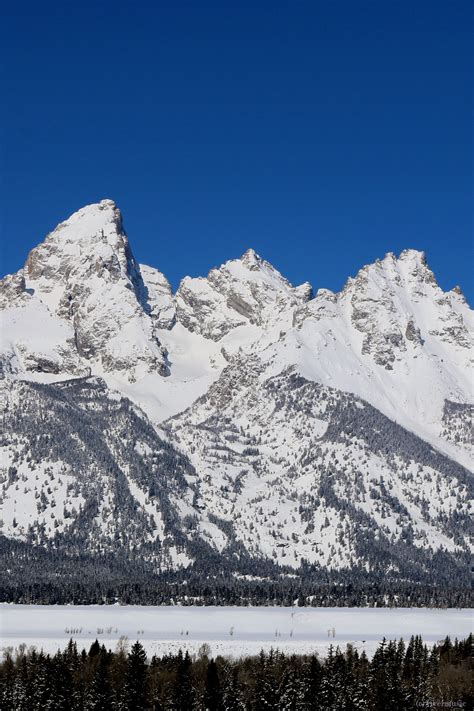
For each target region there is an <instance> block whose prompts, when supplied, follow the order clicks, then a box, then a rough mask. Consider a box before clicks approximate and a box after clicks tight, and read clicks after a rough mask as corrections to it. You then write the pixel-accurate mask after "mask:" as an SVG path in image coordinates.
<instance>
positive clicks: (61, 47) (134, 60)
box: [0, 0, 474, 303]
mask: <svg viewBox="0 0 474 711" xmlns="http://www.w3.org/2000/svg"><path fill="white" fill-rule="evenodd" d="M470 31H471V7H470V2H467V1H466V2H464V1H463V0H450V1H448V0H429V1H428V0H426V1H424V0H398V1H396V2H395V1H392V0H383V1H379V0H372V1H370V2H368V1H367V0H312V2H297V0H293V1H292V2H285V3H280V2H278V1H276V2H271V3H270V2H269V3H262V2H258V1H256V2H244V1H242V2H238V3H235V4H230V3H222V2H219V3H209V2H207V3H200V2H189V3H181V2H169V3H166V4H165V3H161V2H153V3H152V2H150V3H143V2H137V3H132V2H121V1H120V0H115V1H114V2H113V3H112V2H94V3H90V2H88V1H87V0H86V1H85V2H81V3H77V2H74V3H70V2H67V1H66V2H61V3H59V2H54V3H51V2H47V1H46V2H42V3H36V2H35V3H30V2H24V3H22V4H17V5H16V8H15V7H14V6H13V3H10V4H9V7H7V8H4V10H3V19H2V28H1V29H0V44H1V46H2V52H3V55H4V56H3V61H2V64H3V72H2V87H3V88H2V98H3V102H2V103H3V109H2V112H1V118H0V123H1V132H2V133H1V135H2V146H3V147H2V154H1V176H0V177H1V192H2V196H3V199H2V201H1V202H2V210H1V215H0V217H1V230H2V234H3V240H2V241H3V243H4V245H3V250H2V272H11V271H14V270H16V269H17V268H19V267H20V266H21V265H22V264H23V262H24V260H25V258H26V255H27V253H28V251H29V249H31V248H32V247H33V246H35V245H36V244H37V243H38V242H39V241H40V240H41V239H43V237H44V235H45V234H46V233H47V232H48V231H49V230H51V229H52V228H53V227H54V226H55V225H56V223H57V222H59V221H61V220H62V219H65V218H66V217H67V216H68V215H69V214H70V213H71V212H73V211H74V210H76V209H78V208H79V207H81V206H82V205H84V204H87V203H90V202H96V201H98V200H100V199H101V198H103V197H111V198H113V199H115V200H116V202H117V203H118V204H119V206H120V207H121V208H122V211H123V213H124V218H125V225H126V228H127V231H128V234H129V236H130V240H131V243H132V247H133V249H134V252H135V255H136V256H137V258H138V259H139V260H140V261H141V262H145V263H149V264H152V265H154V266H157V267H159V268H160V269H161V270H162V271H164V272H165V273H166V275H167V276H168V277H169V278H170V279H171V281H172V283H173V285H174V286H176V285H177V283H178V282H179V279H180V278H181V277H182V276H184V275H185V274H191V275H200V274H206V273H207V271H208V270H209V269H210V268H211V267H213V266H215V265H218V264H220V263H221V262H223V261H225V260H226V259H230V258H233V257H236V256H239V255H240V254H241V253H243V252H244V251H245V250H246V249H247V247H249V246H252V247H253V248H254V249H256V250H257V251H258V252H259V253H260V254H262V256H264V257H265V258H267V259H268V260H269V261H271V262H272V263H273V264H274V265H275V266H277V267H278V268H279V269H280V270H281V271H283V272H284V273H285V275H286V276H287V277H288V278H289V279H290V280H291V281H293V282H295V283H297V282H302V281H305V280H307V279H308V280H310V281H311V282H312V283H313V285H314V286H315V287H316V288H318V287H321V286H324V287H328V288H332V289H340V288H341V287H342V286H343V283H344V281H345V279H346V277H347V276H349V275H351V274H355V273H356V272H357V270H358V268H359V267H360V266H362V265H363V264H365V263H367V262H370V261H373V260H374V259H375V258H376V257H381V256H383V255H384V254H385V253H386V252H387V251H394V252H399V251H401V250H402V249H404V248H406V247H414V248H417V249H424V250H425V251H426V252H427V255H428V260H429V263H430V265H431V266H432V268H433V269H434V270H435V272H436V274H437V276H438V279H439V281H440V283H441V285H442V286H443V288H451V287H452V286H454V285H455V284H457V283H459V284H461V286H462V288H463V289H464V291H465V293H466V294H467V295H468V298H469V299H470V301H471V303H472V302H473V301H474V299H473V296H474V289H473V287H472V286H471V285H470V279H471V277H472V266H473V260H472V258H473V254H472V213H471V207H472V193H471V187H472V173H471V166H472V146H471V130H470V120H471V106H472V103H471V99H472V96H471V94H472V75H471V74H470V67H471V57H470V52H471V46H470V45H471V37H470Z"/></svg>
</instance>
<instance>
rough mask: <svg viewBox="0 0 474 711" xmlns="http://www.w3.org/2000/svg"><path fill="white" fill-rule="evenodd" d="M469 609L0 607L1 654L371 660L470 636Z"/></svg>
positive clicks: (6, 605)
mask: <svg viewBox="0 0 474 711" xmlns="http://www.w3.org/2000/svg"><path fill="white" fill-rule="evenodd" d="M472 622H473V617H472V611H471V610H469V609H429V608H391V609H390V608H349V607H335V608H329V607H321V608H314V607H305V608H301V607H196V606H189V607H180V606H174V607H173V606H162V607H143V606H132V605H131V606H123V607H121V606H118V605H103V606H100V605H90V606H74V605H67V606H62V605H53V606H49V605H48V606H46V605H14V604H6V603H2V604H0V640H1V642H0V651H2V649H5V648H7V647H18V645H20V644H22V643H24V644H27V645H28V646H30V645H34V646H35V647H37V648H38V649H43V650H45V651H48V652H55V651H56V650H57V649H61V648H64V647H65V646H66V644H67V642H68V641H69V639H71V638H73V639H74V640H75V641H76V642H77V644H78V647H79V648H88V647H89V646H90V644H91V643H92V642H93V641H94V640H95V639H98V640H99V642H101V643H104V644H105V646H106V647H107V648H110V649H113V648H114V647H115V646H116V644H117V642H118V641H119V639H120V638H123V637H126V638H128V640H129V642H130V643H133V642H134V641H135V640H137V639H138V640H139V641H140V642H141V643H142V644H143V646H144V647H145V649H146V650H147V653H148V654H149V655H151V654H157V655H162V654H166V653H170V652H174V653H176V652H177V651H178V650H179V649H183V650H189V651H190V652H191V653H197V652H198V650H199V648H200V646H201V645H202V644H204V643H207V644H209V646H210V648H211V655H213V656H217V655H218V654H221V655H223V656H232V657H241V656H247V655H253V654H258V652H259V651H260V650H261V649H265V650H269V649H270V648H273V649H277V648H278V649H281V650H283V651H285V652H287V653H294V654H309V653H314V652H316V653H319V654H321V655H325V654H326V652H327V650H328V648H329V645H331V644H332V645H333V646H336V645H339V646H340V647H341V648H343V647H345V645H346V644H347V643H351V644H353V645H354V646H355V647H356V648H357V649H358V650H359V651H362V650H365V652H366V653H367V654H369V655H371V654H373V652H374V651H375V649H376V647H377V646H378V644H379V643H380V642H381V641H382V639H383V638H384V637H385V638H386V639H399V638H400V637H403V638H404V639H405V640H409V639H410V637H411V635H417V634H418V635H421V636H422V638H423V640H424V641H425V642H426V643H427V644H433V643H435V642H437V641H440V640H442V639H444V638H445V637H446V636H447V635H449V636H450V637H451V638H452V639H454V638H455V637H457V638H458V639H461V638H465V637H467V635H468V634H469V633H470V632H471V631H472Z"/></svg>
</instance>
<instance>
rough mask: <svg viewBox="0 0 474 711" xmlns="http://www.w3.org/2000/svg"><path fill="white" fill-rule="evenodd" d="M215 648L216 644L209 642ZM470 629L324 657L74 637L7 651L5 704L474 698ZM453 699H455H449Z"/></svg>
mask: <svg viewBox="0 0 474 711" xmlns="http://www.w3.org/2000/svg"><path fill="white" fill-rule="evenodd" d="M207 651H208V652H209V650H207ZM471 652H472V635H470V636H469V637H468V638H467V639H465V640H463V641H460V642H458V641H457V640H456V641H455V642H454V643H453V642H451V640H450V639H449V638H446V640H445V641H444V642H443V643H441V644H438V645H435V646H434V647H433V648H432V649H430V650H429V649H428V648H427V647H426V645H424V644H423V642H422V639H421V638H420V637H412V638H411V640H410V642H409V643H408V644H405V643H404V642H403V640H400V641H399V642H395V641H391V642H386V641H385V640H384V641H383V642H382V643H381V644H380V645H379V647H378V649H377V650H376V652H375V654H374V656H373V658H372V659H370V660H369V659H368V658H367V656H366V655H365V653H364V652H359V650H358V649H356V648H354V647H352V646H351V645H348V646H347V648H346V650H345V652H342V651H341V650H340V649H339V648H335V649H334V648H332V647H331V648H330V649H329V652H328V655H327V657H326V658H325V659H324V660H320V659H319V658H318V657H317V656H296V655H291V656H289V655H285V654H284V653H282V652H280V651H270V652H269V653H268V654H266V653H264V652H263V651H262V652H261V653H260V655H259V656H258V657H247V658H242V659H239V660H229V659H224V658H223V657H217V658H216V659H209V657H208V656H207V654H206V649H205V648H203V650H202V652H201V653H200V654H199V655H198V656H197V657H196V658H191V657H190V656H189V654H188V653H187V652H186V653H185V654H183V653H182V651H181V650H180V651H179V652H178V654H176V655H166V656H163V657H161V658H159V657H156V656H154V657H152V658H151V659H150V660H148V659H147V656H146V653H145V650H144V649H143V647H142V645H141V644H140V643H139V642H135V644H134V645H133V646H132V647H131V649H130V651H128V652H127V650H126V649H125V648H124V646H123V644H121V645H120V644H119V646H118V648H117V650H116V651H115V652H110V651H107V650H106V648H105V647H104V646H103V645H102V646H101V645H100V644H99V642H97V641H96V642H94V643H93V644H92V646H91V648H90V649H89V652H86V651H82V652H78V650H77V646H76V644H75V642H73V641H72V640H71V641H70V642H69V644H68V646H67V648H66V649H65V650H64V651H62V652H61V651H60V652H57V653H56V654H55V655H54V656H50V655H48V654H44V653H43V652H37V651H35V650H29V651H26V650H25V648H24V647H22V648H20V649H19V650H17V654H16V655H15V656H12V654H11V653H7V654H6V656H5V659H4V661H3V662H2V663H1V664H0V708H1V709H2V711H33V710H35V709H41V710H43V709H48V711H168V710H169V711H194V710H195V711H200V710H202V711H204V710H208V711H264V710H265V711H269V710H272V709H275V710H281V711H305V710H307V711H313V710H314V711H316V710H319V709H327V710H328V711H339V710H340V711H372V710H374V711H379V710H380V711H382V710H384V711H385V710H387V711H388V710H390V709H397V711H410V710H411V709H417V708H424V707H426V708H428V707H437V706H438V707H443V706H448V705H449V706H450V707H453V703H454V702H455V703H456V704H457V706H458V707H459V708H463V709H469V708H471V706H470V703H471V698H472V696H471V690H470V679H471V676H472V662H471ZM450 702H451V703H450Z"/></svg>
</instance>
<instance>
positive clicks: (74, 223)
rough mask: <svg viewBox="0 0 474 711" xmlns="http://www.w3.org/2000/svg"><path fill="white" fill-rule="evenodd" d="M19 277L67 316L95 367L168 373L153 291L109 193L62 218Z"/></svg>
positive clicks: (82, 354) (55, 312) (132, 374)
mask: <svg viewBox="0 0 474 711" xmlns="http://www.w3.org/2000/svg"><path fill="white" fill-rule="evenodd" d="M18 278H19V279H20V280H21V278H24V281H25V291H26V293H28V294H29V295H30V296H31V298H32V299H33V301H34V303H36V304H37V305H39V304H41V306H42V307H45V308H47V310H48V311H49V313H50V314H51V315H52V316H54V317H57V318H59V319H60V320H61V321H65V322H67V323H68V324H70V326H71V328H72V337H71V339H69V340H70V341H71V340H72V341H73V343H74V347H75V349H76V351H77V354H78V356H79V358H80V359H82V360H83V361H87V362H88V364H89V365H90V367H92V370H93V371H97V372H118V373H120V372H121V373H124V374H125V376H126V377H127V378H128V379H131V380H133V379H135V378H136V377H137V376H139V375H141V374H144V373H146V372H153V371H156V372H160V373H161V374H166V372H167V366H166V354H165V353H164V351H163V349H162V347H161V345H160V343H159V341H158V339H157V337H156V333H155V331H156V328H157V326H158V325H159V324H158V322H159V309H158V308H157V304H156V298H155V297H154V299H155V303H153V304H151V303H149V301H148V297H149V290H148V288H147V287H146V285H145V283H144V281H143V277H142V274H141V271H140V267H139V265H138V263H137V262H136V260H135V258H134V256H133V253H132V250H131V248H130V245H129V242H128V237H127V235H126V232H125V230H124V228H123V222H122V215H121V213H120V210H119V209H118V207H117V206H116V204H115V203H114V202H113V201H112V200H102V201H101V202H99V203H97V204H93V205H87V206H86V207H83V208H82V209H81V210H78V211H77V212H75V213H74V214H73V215H72V216H71V217H70V218H69V219H68V220H66V221H65V222H62V223H60V224H59V225H58V226H57V227H56V229H55V230H53V231H52V232H51V233H50V234H49V235H48V236H47V237H46V239H45V240H44V242H42V243H41V244H40V245H38V247H36V248H35V249H33V250H32V251H31V252H30V255H29V257H28V259H27V262H26V264H25V267H24V269H23V270H21V271H20V272H19V274H18ZM152 281H153V280H152ZM20 286H21V281H19V282H18V288H17V291H18V289H19V288H20ZM150 291H152V289H150ZM10 305H12V303H10ZM38 308H39V306H38ZM23 315H24V314H23ZM20 317H21V315H20ZM43 318H44V316H43Z"/></svg>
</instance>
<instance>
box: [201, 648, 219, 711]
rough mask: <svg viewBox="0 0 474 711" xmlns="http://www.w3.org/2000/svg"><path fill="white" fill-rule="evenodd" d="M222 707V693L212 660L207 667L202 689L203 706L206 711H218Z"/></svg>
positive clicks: (215, 665)
mask: <svg viewBox="0 0 474 711" xmlns="http://www.w3.org/2000/svg"><path fill="white" fill-rule="evenodd" d="M221 705H222V692H221V685H220V681H219V673H218V670H217V664H216V663H215V661H214V660H213V659H211V661H210V662H209V664H208V665H207V671H206V684H205V689H204V706H205V708H206V711H218V709H220V708H221Z"/></svg>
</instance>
